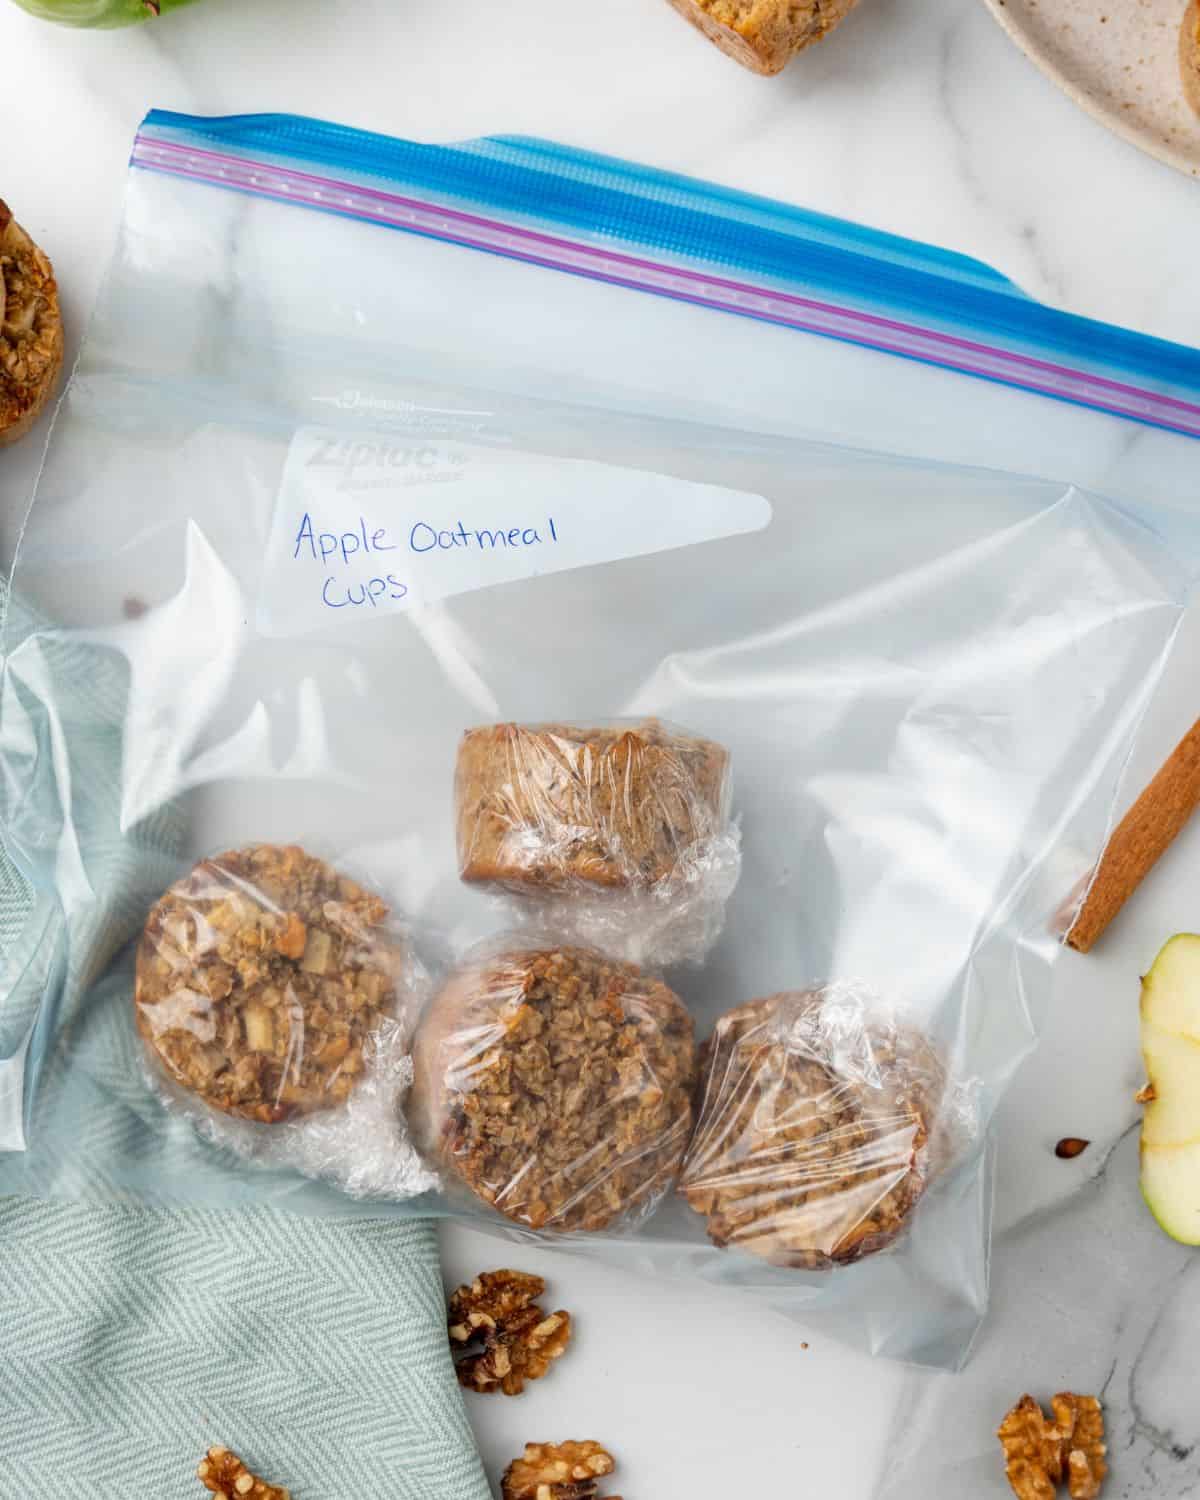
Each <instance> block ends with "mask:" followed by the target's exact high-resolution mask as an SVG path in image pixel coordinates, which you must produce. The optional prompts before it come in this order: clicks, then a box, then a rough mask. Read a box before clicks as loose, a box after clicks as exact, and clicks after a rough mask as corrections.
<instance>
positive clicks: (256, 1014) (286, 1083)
mask: <svg viewBox="0 0 1200 1500" xmlns="http://www.w3.org/2000/svg"><path fill="white" fill-rule="evenodd" d="M387 914H388V911H387V907H386V906H385V905H384V903H383V902H382V901H381V900H380V899H379V898H378V897H377V896H374V895H372V894H371V893H369V892H368V891H365V890H364V889H363V888H362V887H361V886H359V885H357V884H356V883H355V882H354V881H352V880H349V879H347V878H346V877H345V876H344V875H341V874H339V873H338V871H337V870H335V869H333V868H332V867H331V866H329V865H327V864H325V863H324V862H323V861H321V860H319V859H314V858H313V857H312V856H311V855H308V854H306V853H305V852H304V850H303V849H299V848H297V847H296V846H295V845H286V846H277V845H273V844H258V845H254V846H252V847H250V848H247V849H236V850H231V851H230V852H229V853H227V854H221V855H218V856H217V857H216V858H215V859H207V860H204V861H202V862H201V863H200V864H199V865H197V866H196V868H195V869H194V870H193V871H192V872H191V874H189V875H187V876H185V877H184V879H183V880H180V881H179V882H177V883H176V884H175V885H173V886H172V887H171V888H170V890H169V891H167V892H166V893H165V895H163V896H162V897H161V898H160V899H159V900H158V901H157V902H156V903H155V905H154V907H153V908H152V909H151V912H150V915H149V917H148V919H147V922H146V928H145V931H144V932H143V934H142V939H141V942H140V944H139V946H138V954H137V975H136V981H135V989H134V1014H135V1017H136V1019H137V1026H138V1030H139V1031H140V1032H141V1034H142V1037H143V1038H144V1040H145V1042H146V1044H147V1046H148V1048H149V1050H150V1052H151V1054H152V1056H153V1057H154V1058H155V1059H156V1061H157V1062H158V1064H159V1065H160V1066H161V1067H162V1068H163V1069H164V1071H165V1072H166V1073H167V1075H168V1076H169V1077H170V1078H171V1079H173V1080H174V1081H175V1082H176V1083H177V1084H179V1085H181V1086H182V1087H183V1088H186V1089H189V1090H190V1091H192V1092H193V1093H195V1094H197V1095H198V1096H199V1097H200V1098H201V1099H203V1100H204V1102H205V1103H206V1104H208V1105H210V1106H211V1107H212V1108H213V1109H216V1110H220V1111H223V1112H225V1113H227V1114H233V1115H240V1116H242V1117H243V1118H245V1119H249V1120H257V1121H260V1122H262V1123H265V1124H277V1123H278V1122H280V1121H283V1120H286V1119H289V1118H290V1117H292V1116H294V1115H302V1114H307V1113H310V1112H312V1111H314V1110H320V1109H327V1108H330V1107H331V1106H334V1105H338V1104H342V1103H344V1102H345V1100H346V1099H347V1098H348V1097H349V1095H350V1093H351V1091H352V1090H353V1089H354V1087H355V1085H356V1084H357V1082H358V1080H359V1078H360V1077H361V1075H362V1073H363V1069H364V1066H365V1062H364V1048H365V1046H366V1043H367V1041H368V1039H369V1037H370V1036H371V1034H372V1033H373V1032H374V1031H375V1029H376V1028H377V1027H378V1026H379V1024H380V1021H381V1019H382V1018H383V1017H385V1016H388V1015H391V1014H392V1013H393V1011H394V1010H395V1006H396V993H397V985H398V983H399V981H400V980H401V978H402V977H403V976H404V973H405V970H406V966H407V965H408V963H409V962H410V960H409V956H408V954H407V953H406V952H405V951H404V950H403V949H402V948H401V947H399V946H398V945H397V944H395V943H394V942H393V941H391V940H390V939H388V938H387V937H385V936H384V935H383V933H382V931H381V927H382V924H383V922H384V919H385V918H386V916H387Z"/></svg>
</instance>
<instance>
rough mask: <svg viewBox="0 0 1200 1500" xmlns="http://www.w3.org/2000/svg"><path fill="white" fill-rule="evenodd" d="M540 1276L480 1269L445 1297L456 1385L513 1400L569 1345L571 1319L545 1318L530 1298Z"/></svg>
mask: <svg viewBox="0 0 1200 1500" xmlns="http://www.w3.org/2000/svg"><path fill="white" fill-rule="evenodd" d="M545 1290H546V1283H545V1282H544V1281H543V1280H542V1278H541V1277H540V1276H529V1275H526V1274H525V1273H524V1272H523V1271H507V1270H503V1271H485V1272H484V1273H483V1275H482V1276H477V1277H476V1278H475V1280H474V1281H473V1282H472V1283H471V1284H470V1286H460V1287H459V1289H458V1290H457V1291H456V1292H455V1293H454V1295H453V1296H452V1297H451V1298H450V1306H449V1310H448V1314H447V1323H448V1325H449V1331H450V1344H451V1348H452V1350H453V1352H454V1362H455V1369H456V1371H457V1373H458V1383H459V1385H461V1386H463V1387H464V1388H465V1389H466V1390H469V1391H481V1392H491V1391H503V1392H504V1394H505V1395H506V1396H519V1395H520V1394H521V1392H522V1391H523V1390H524V1389H525V1382H526V1381H527V1380H540V1379H541V1377H542V1376H543V1375H544V1374H545V1373H546V1371H547V1370H548V1369H549V1368H550V1366H551V1365H552V1364H553V1362H554V1361H555V1360H556V1359H558V1358H559V1357H560V1356H561V1355H562V1354H563V1353H564V1352H565V1351H566V1347H567V1345H568V1344H569V1343H570V1341H571V1315H570V1313H567V1312H563V1311H561V1310H560V1311H558V1312H553V1313H549V1314H547V1313H546V1312H544V1311H543V1310H542V1308H541V1307H539V1306H538V1304H537V1302H536V1301H535V1300H534V1299H535V1298H537V1297H540V1296H541V1295H542V1293H543V1292H544V1291H545Z"/></svg>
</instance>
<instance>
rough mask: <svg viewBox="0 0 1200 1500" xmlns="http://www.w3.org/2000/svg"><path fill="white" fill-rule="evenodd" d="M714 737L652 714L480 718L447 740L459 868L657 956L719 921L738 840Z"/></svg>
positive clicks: (626, 949) (692, 947)
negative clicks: (451, 743)
mask: <svg viewBox="0 0 1200 1500" xmlns="http://www.w3.org/2000/svg"><path fill="white" fill-rule="evenodd" d="M730 802H731V775H730V757H729V752H728V750H726V749H725V747H724V746H723V745H719V744H717V743H716V742H715V741H713V740H708V739H702V738H700V737H699V736H697V735H693V734H690V733H689V732H688V731H687V730H685V729H681V728H679V727H677V726H675V725H670V724H664V723H662V722H660V721H659V720H657V719H640V720H629V721H610V722H608V723H606V724H601V725H599V726H593V727H588V726H586V725H583V724H580V723H575V724H492V725H487V726H484V727H481V728H477V729H471V730H468V731H467V733H466V734H465V735H464V736H463V738H462V741H461V743H460V745H459V749H458V761H457V766H456V770H455V783H454V804H455V824H456V831H457V840H458V862H459V871H460V873H461V875H462V878H463V880H464V881H466V882H468V883H470V884H477V885H483V886H492V887H495V888H499V889H503V890H505V891H508V892H510V893H513V894H515V895H517V896H520V897H522V898H524V900H525V901H526V903H531V904H532V908H533V909H534V910H537V909H539V908H540V907H544V906H545V905H546V904H547V903H549V902H554V903H555V920H556V922H558V923H562V922H564V921H565V922H568V923H570V925H571V930H572V931H574V932H575V933H576V934H578V935H579V936H580V937H581V939H583V940H585V941H594V942H597V943H599V944H600V945H601V946H602V947H604V948H605V949H606V951H609V952H620V953H621V954H622V955H624V956H626V957H630V958H635V959H639V960H640V959H643V958H644V957H645V956H646V955H647V954H649V953H653V955H654V958H655V961H656V962H658V963H671V962H676V961H678V960H681V959H689V958H700V957H703V955H704V954H705V953H706V952H707V951H708V949H709V948H710V947H711V946H712V944H713V943H714V942H715V941H716V939H717V937H718V936H719V935H720V931H721V926H722V922H723V919H724V913H725V904H726V902H727V901H728V899H729V896H730V894H731V893H732V891H733V888H734V886H735V885H736V884H737V878H738V873H739V867H740V860H741V852H740V839H739V832H738V828H737V825H736V823H734V821H733V820H732V818H731V814H730Z"/></svg>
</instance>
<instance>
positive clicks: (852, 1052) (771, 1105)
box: [679, 985, 971, 1271]
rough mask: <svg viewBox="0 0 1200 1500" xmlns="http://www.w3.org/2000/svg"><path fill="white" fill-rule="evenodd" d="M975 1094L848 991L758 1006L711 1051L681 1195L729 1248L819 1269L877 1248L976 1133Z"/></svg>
mask: <svg viewBox="0 0 1200 1500" xmlns="http://www.w3.org/2000/svg"><path fill="white" fill-rule="evenodd" d="M969 1099H970V1090H969V1089H967V1088H965V1087H964V1086H961V1085H956V1084H953V1083H952V1082H951V1081H950V1079H949V1077H948V1075H947V1073H946V1069H945V1067H944V1065H943V1063H942V1060H941V1058H940V1057H939V1055H938V1052H937V1050H936V1049H935V1047H934V1046H933V1045H932V1043H930V1042H929V1041H928V1040H927V1039H926V1038H925V1037H924V1036H923V1035H922V1034H921V1033H920V1032H919V1031H917V1030H916V1029H915V1028H913V1027H911V1026H909V1025H907V1024H905V1023H904V1022H902V1021H899V1020H897V1019H896V1018H895V1016H894V1015H892V1014H891V1013H890V1012H889V1011H887V1010H886V1009H884V1008H882V1007H879V1006H876V1005H874V1004H873V1003H872V1002H871V1000H870V997H869V996H867V995H864V994H863V993H862V992H861V991H860V990H858V989H857V988H856V987H854V986H840V985H830V986H827V987H825V988H821V989H813V990H802V991H793V992H789V993H784V994H779V995H771V996H769V997H767V998H766V999H761V1000H752V1001H750V1002H749V1004H747V1005H743V1006H740V1007H739V1008H738V1009H736V1010H732V1011H729V1012H728V1013H727V1014H725V1015H724V1016H722V1017H721V1019H720V1020H719V1021H718V1022H717V1025H716V1028H715V1030H714V1032H713V1034H712V1036H711V1037H710V1038H709V1040H708V1041H707V1043H706V1044H705V1046H704V1049H703V1056H702V1060H701V1082H700V1088H699V1103H698V1106H697V1121H696V1129H695V1134H694V1135H693V1138H692V1141H691V1145H690V1146H689V1148H688V1153H687V1160H686V1162H685V1164H684V1168H683V1172H682V1175H681V1178H680V1184H679V1191H680V1193H681V1194H682V1195H683V1197H684V1198H685V1199H686V1200H687V1202H688V1203H689V1204H690V1206H691V1207H692V1208H693V1209H694V1210H695V1211H696V1212H697V1213H698V1214H700V1215H702V1216H703V1217H704V1219H705V1220H706V1225H707V1229H708V1235H709V1238H710V1239H711V1240H712V1241H713V1243H714V1244H715V1245H717V1246H719V1247H721V1248H723V1249H734V1250H741V1251H747V1252H749V1253H751V1254H753V1255H757V1256H760V1257H761V1258H762V1259H764V1260H766V1261H769V1262H770V1263H771V1264H773V1265H778V1266H784V1267H791V1268H795V1269H804V1270H810V1271H811V1270H823V1269H827V1268H830V1267H833V1266H836V1265H846V1264H849V1263H851V1262H853V1261H857V1260H860V1259H861V1258H862V1257H864V1256H866V1255H871V1254H873V1253H875V1252H876V1251H879V1250H883V1249H884V1248H886V1247H887V1246H889V1245H891V1244H892V1243H893V1242H894V1241H895V1240H896V1239H897V1237H898V1236H899V1235H901V1234H902V1233H903V1231H904V1230H905V1228H906V1227H907V1225H908V1224H909V1221H910V1219H911V1217H912V1214H913V1212H914V1210H915V1209H916V1207H917V1205H918V1203H919V1202H920V1200H921V1197H922V1194H923V1193H924V1192H925V1190H926V1188H927V1187H928V1186H929V1184H930V1183H931V1182H932V1181H933V1179H934V1178H935V1177H936V1176H937V1174H938V1173H939V1171H941V1170H942V1169H943V1168H944V1167H945V1166H946V1165H947V1164H948V1161H949V1158H950V1156H951V1155H952V1154H953V1151H954V1149H955V1147H956V1145H961V1144H963V1143H964V1142H965V1140H966V1139H967V1138H969V1135H970V1133H971V1126H970V1103H969Z"/></svg>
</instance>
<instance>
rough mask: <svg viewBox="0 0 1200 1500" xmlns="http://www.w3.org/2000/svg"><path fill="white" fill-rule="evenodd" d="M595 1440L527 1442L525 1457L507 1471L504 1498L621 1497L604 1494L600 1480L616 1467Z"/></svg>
mask: <svg viewBox="0 0 1200 1500" xmlns="http://www.w3.org/2000/svg"><path fill="white" fill-rule="evenodd" d="M616 1466H617V1465H616V1461H615V1459H614V1458H613V1456H612V1454H611V1453H609V1452H607V1451H606V1450H605V1449H604V1448H602V1447H601V1446H600V1444H599V1443H596V1442H591V1441H587V1442H582V1443H578V1442H568V1443H526V1444H525V1453H524V1456H523V1457H522V1458H515V1459H514V1460H513V1461H512V1463H510V1464H509V1466H508V1468H507V1469H505V1471H504V1479H503V1481H502V1482H501V1487H500V1493H501V1496H502V1497H503V1500H620V1496H619V1495H611V1496H608V1497H601V1495H600V1486H599V1481H600V1480H601V1479H603V1478H604V1476H605V1475H606V1474H611V1473H612V1472H613V1470H614V1469H615V1468H616Z"/></svg>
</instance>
